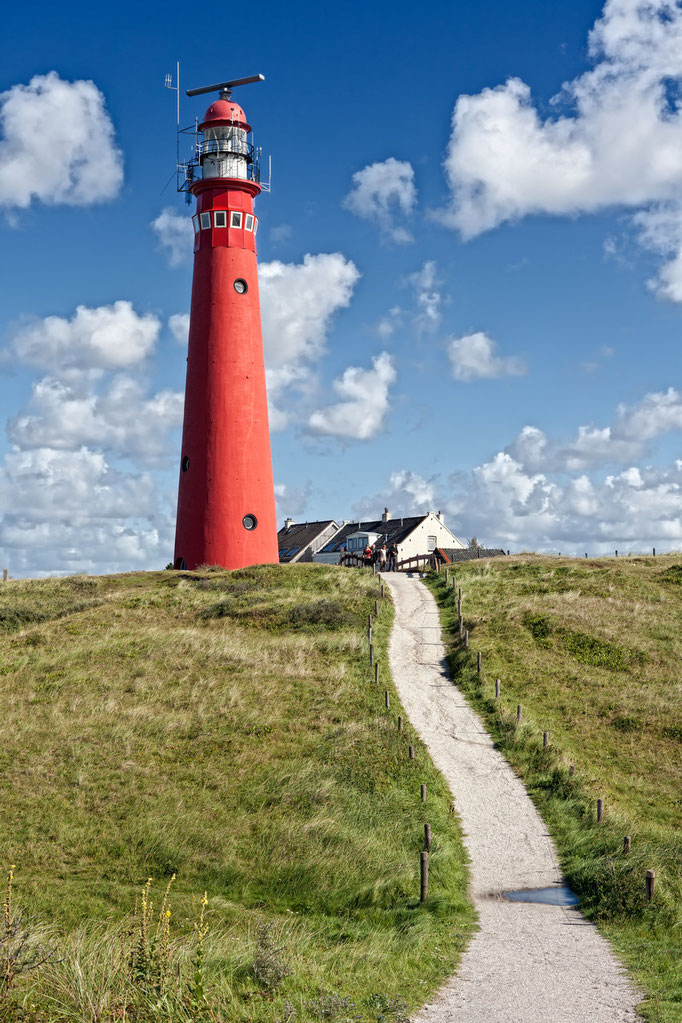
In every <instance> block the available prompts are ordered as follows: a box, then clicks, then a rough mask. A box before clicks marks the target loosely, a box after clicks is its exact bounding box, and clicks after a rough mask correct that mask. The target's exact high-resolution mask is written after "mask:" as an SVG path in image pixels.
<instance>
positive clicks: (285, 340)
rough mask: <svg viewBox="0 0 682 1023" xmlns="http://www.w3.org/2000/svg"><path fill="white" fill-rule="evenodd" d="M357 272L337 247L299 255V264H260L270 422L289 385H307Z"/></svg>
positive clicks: (278, 424) (282, 416)
mask: <svg viewBox="0 0 682 1023" xmlns="http://www.w3.org/2000/svg"><path fill="white" fill-rule="evenodd" d="M359 277H360V273H359V271H358V269H357V267H356V266H355V264H354V263H353V262H352V261H351V260H347V259H345V258H344V256H342V255H341V254H340V253H339V252H334V253H320V254H318V255H315V256H312V255H310V254H308V255H306V256H304V257H303V262H302V263H282V262H280V261H279V260H274V261H273V262H270V263H261V265H260V268H259V284H260V298H261V317H262V322H263V348H264V353H265V367H266V375H267V383H268V401H269V404H270V425H271V427H272V428H273V429H281V428H282V427H284V426H285V425H286V423H287V421H288V411H287V410H286V409H281V408H280V407H279V403H280V401H281V400H282V399H283V397H284V392H285V391H286V389H287V388H290V387H298V388H302V387H305V386H306V385H307V384H308V383H309V382H310V376H311V367H312V365H313V364H314V363H315V362H316V361H317V360H318V359H319V358H320V356H321V355H322V353H323V352H324V348H325V343H326V339H327V334H328V331H329V329H330V326H331V321H332V318H333V316H334V314H335V313H336V312H337V311H338V310H339V309H343V308H345V307H346V306H348V305H349V304H350V300H351V296H352V294H353V289H354V287H355V285H356V283H357V281H358V279H359Z"/></svg>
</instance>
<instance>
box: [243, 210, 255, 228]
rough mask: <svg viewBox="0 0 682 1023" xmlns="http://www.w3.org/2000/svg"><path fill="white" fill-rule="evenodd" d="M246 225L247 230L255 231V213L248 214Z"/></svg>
mask: <svg viewBox="0 0 682 1023" xmlns="http://www.w3.org/2000/svg"><path fill="white" fill-rule="evenodd" d="M244 227H245V228H246V230H247V231H253V213H247V214H246V221H245V223H244Z"/></svg>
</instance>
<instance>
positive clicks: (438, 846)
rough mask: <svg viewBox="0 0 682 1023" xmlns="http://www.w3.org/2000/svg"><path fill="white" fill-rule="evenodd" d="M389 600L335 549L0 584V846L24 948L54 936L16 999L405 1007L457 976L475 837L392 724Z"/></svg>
mask: <svg viewBox="0 0 682 1023" xmlns="http://www.w3.org/2000/svg"><path fill="white" fill-rule="evenodd" d="M378 598H379V584H378V582H377V580H376V579H374V578H373V577H372V576H371V575H370V574H366V573H364V572H362V571H358V570H352V569H337V568H335V567H327V566H261V567H258V568H253V569H245V570H243V571H240V572H232V573H226V572H222V571H219V570H218V571H215V570H205V571H201V570H200V571H198V572H195V573H187V572H183V573H181V572H160V573H139V574H129V575H122V576H110V577H98V578H85V577H75V578H71V579H60V580H55V579H50V580H32V581H26V582H20V581H17V582H9V583H6V584H4V585H3V586H2V588H0V736H1V742H0V819H2V822H3V827H2V829H1V831H0V864H2V863H4V864H6V865H7V869H9V867H10V866H11V865H12V864H15V865H16V867H15V870H14V882H13V885H14V890H13V901H14V905H15V906H22V907H23V908H24V909H25V911H26V914H27V921H28V925H27V933H28V934H29V945H31V944H33V946H36V945H37V944H40V945H42V946H43V947H45V948H47V949H48V950H51V951H53V952H54V955H53V957H52V961H50V962H47V963H46V964H44V965H43V966H42V967H41V968H40V969H39V970H36V971H33V972H29V973H24V974H21V975H20V976H18V977H17V979H16V982H15V984H14V985H13V987H12V990H11V991H10V992H7V991H5V994H4V997H3V995H2V981H1V980H0V1017H1V1014H2V1012H3V1011H4V1013H5V1018H7V1019H11V1020H35V1021H36V1023H52V1021H57V1020H60V1021H67V1020H68V1021H73V1023H95V1021H97V1023H107V1021H113V1020H129V1021H147V1020H168V1021H176V1020H177V1021H189V1020H195V1021H198V1020H204V1019H205V1020H224V1021H230V1023H255V1021H264V1023H267V1021H271V1023H275V1021H285V1023H291V1021H293V1020H295V1019H296V1020H301V1021H308V1020H311V1021H312V1020H318V1019H319V1020H322V1019H330V1020H333V1019H338V1020H341V1019H343V1020H345V1019H353V1020H355V1019H358V1020H367V1021H376V1020H379V1019H383V1020H386V1021H390V1020H396V1021H397V1020H399V1019H400V1018H401V1014H403V1015H404V1013H405V1012H407V1011H408V1010H410V1009H412V1008H414V1007H416V1006H417V1005H419V1004H421V1003H422V1002H423V1001H424V1000H425V999H426V998H427V996H428V995H429V994H430V993H431V992H432V991H433V990H434V988H435V987H436V986H437V985H438V984H439V983H440V982H441V981H442V980H443V979H444V977H445V976H447V975H448V974H450V973H452V971H453V970H454V968H455V964H456V962H457V960H458V958H459V955H460V952H461V950H462V948H463V947H464V944H465V942H466V939H467V936H468V935H469V934H470V932H471V929H472V926H473V912H472V910H471V908H470V906H469V904H468V902H467V897H466V877H467V872H466V865H465V854H464V852H463V848H462V844H461V839H460V834H459V831H458V826H457V822H456V818H454V817H453V816H452V815H451V814H450V813H449V803H450V798H449V793H448V791H447V789H446V786H445V784H444V782H443V780H442V779H441V777H440V775H439V774H438V773H437V771H436V770H435V768H434V767H433V765H432V763H431V761H430V759H429V758H428V755H427V754H426V752H425V750H424V748H423V746H422V744H421V743H420V742H419V740H418V739H417V738H416V736H415V735H414V734H413V733H412V732H411V730H410V729H409V726H408V727H407V730H406V731H405V732H404V733H403V734H402V735H398V732H397V728H396V717H397V714H398V713H399V712H400V706H399V701H398V698H397V694H396V693H395V690H394V689H393V686H392V684H391V683H390V681H389V680H388V675H387V670H386V667H385V665H386V644H387V638H388V632H389V629H390V625H391V622H392V605H391V603H390V600H389V599H386V600H381V599H379V615H378V617H377V618H375V620H374V623H373V639H374V646H375V651H376V654H377V657H378V658H379V660H380V671H381V684H380V686H379V687H376V686H375V685H374V684H373V683H374V671H373V669H372V668H371V666H370V664H369V658H368V648H367V620H368V614H369V613H371V614H372V615H373V617H374V611H375V600H376V599H378ZM385 688H387V689H389V690H390V693H391V710H390V712H387V711H386V710H385V708H384V689H385ZM408 743H411V744H412V745H414V746H415V749H416V761H414V762H410V761H409V759H408V757H407V746H408ZM421 782H426V783H427V784H428V791H429V803H428V807H424V805H423V804H422V803H421V802H420V800H419V786H420V783H421ZM427 820H428V821H429V822H430V823H431V825H432V828H433V832H434V835H435V836H437V838H436V841H435V844H434V847H433V850H432V854H431V878H430V881H431V897H430V899H429V902H428V903H427V904H426V905H423V906H421V905H420V904H419V900H418V895H419V877H418V871H419V852H420V849H421V848H422V843H423V826H424V822H425V821H427ZM174 875H176V877H175V880H174V881H173V883H172V886H171V892H170V896H169V902H168V911H169V912H170V913H171V916H170V918H169V919H170V931H169V932H168V933H165V932H163V933H162V934H161V937H160V938H159V941H158V943H157V945H156V946H155V945H154V939H153V935H151V933H150V934H147V935H146V936H145V937H144V942H145V944H144V955H143V954H142V952H140V940H141V939H140V922H141V919H142V917H143V916H144V914H143V913H142V904H141V901H140V893H141V891H142V889H143V886H144V885H145V883H146V881H147V879H148V878H153V882H152V884H151V888H150V893H149V896H148V899H149V901H153V903H154V905H153V907H152V909H151V910H149V931H150V932H151V931H153V930H154V929H155V928H158V922H157V918H158V911H159V908H160V905H161V900H162V897H163V892H164V890H165V888H166V886H167V884H168V883H169V882H170V881H171V879H172V878H173V876H174ZM204 892H206V893H207V899H208V902H207V905H206V906H205V919H204V924H203V925H201V924H200V923H199V917H200V913H201V909H202V907H201V905H200V900H201V897H202V895H203V893H204ZM136 901H137V911H136V916H135V920H134V921H133V920H132V914H133V907H134V906H135V904H136ZM145 956H146V957H147V958H145ZM154 957H156V959H155V958H154ZM164 957H165V959H164ZM158 959H163V961H164V963H165V966H163V969H164V970H165V971H166V979H165V980H164V981H163V983H160V982H158V983H157V982H154V983H152V982H151V981H150V980H149V977H150V975H151V974H150V972H149V971H152V972H153V970H154V969H156V968H157V966H158V963H157V960H158ZM0 962H2V954H1V953H0ZM155 963H156V965H155ZM197 963H198V964H199V965H198V966H197ZM136 971H137V973H136ZM145 971H146V972H145ZM143 974H144V977H143ZM197 977H198V978H199V980H197ZM136 978H137V979H136ZM145 978H146V979H145ZM157 981H158V978H157ZM197 992H198V993H197ZM403 1003H404V1004H403Z"/></svg>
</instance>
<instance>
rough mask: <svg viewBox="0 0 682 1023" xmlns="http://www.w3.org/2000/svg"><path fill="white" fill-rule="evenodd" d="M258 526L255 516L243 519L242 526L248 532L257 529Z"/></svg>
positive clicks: (247, 516) (246, 516)
mask: <svg viewBox="0 0 682 1023" xmlns="http://www.w3.org/2000/svg"><path fill="white" fill-rule="evenodd" d="M257 525H258V519H257V518H256V516H255V515H245V516H244V518H243V519H242V526H243V527H244V529H248V530H251V529H255V528H256V526H257Z"/></svg>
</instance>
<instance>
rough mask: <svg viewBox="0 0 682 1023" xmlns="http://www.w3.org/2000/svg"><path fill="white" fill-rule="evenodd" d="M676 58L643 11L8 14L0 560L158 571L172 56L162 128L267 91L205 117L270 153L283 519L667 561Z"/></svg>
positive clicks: (32, 565) (268, 206)
mask: <svg viewBox="0 0 682 1023" xmlns="http://www.w3.org/2000/svg"><path fill="white" fill-rule="evenodd" d="M595 26H596V28H595ZM680 43H682V11H681V10H680V7H679V5H678V3H676V2H673V0H656V2H654V3H653V4H651V3H647V4H644V3H639V2H638V0H609V2H608V3H607V5H606V6H605V7H604V6H603V5H602V4H599V3H587V2H573V3H571V4H546V3H541V2H539V0H538V2H536V0H532V2H526V3H525V4H523V5H519V4H515V3H510V2H506V3H503V2H482V3H480V4H478V5H475V7H474V5H470V4H459V3H457V4H452V3H440V4H439V3H437V4H434V5H429V6H428V7H426V8H424V9H417V8H415V7H414V6H413V5H408V4H406V3H401V2H398V3H391V4H388V3H384V2H381V0H380V2H377V3H375V4H373V5H366V4H359V3H353V2H351V3H348V4H346V5H344V7H343V8H342V9H335V10H334V11H331V10H330V8H329V6H328V5H317V4H312V3H307V2H305V3H298V4H295V5H275V4H267V3H266V4H263V5H259V6H258V7H253V8H252V9H251V10H248V9H247V10H245V11H244V10H241V9H240V10H237V9H236V8H233V9H227V8H225V9H214V10H211V11H210V12H207V13H206V14H205V15H204V16H203V18H201V17H200V16H199V15H192V12H191V11H190V10H189V9H188V8H187V7H186V6H183V7H180V6H179V5H177V6H167V5H164V6H161V5H156V4H147V5H145V7H144V9H143V12H142V14H141V10H140V7H139V5H135V6H133V5H131V4H126V3H123V4H118V5H116V6H115V7H113V8H112V7H109V8H102V7H93V6H92V5H87V6H86V5H85V4H71V5H69V7H68V9H66V10H65V9H64V8H62V9H61V10H60V9H56V8H55V7H54V6H53V5H49V6H48V5H46V4H42V3H38V4H37V5H34V6H32V7H31V8H30V9H29V8H25V9H23V10H22V9H20V8H19V7H18V6H17V5H14V6H13V7H11V8H10V9H9V10H8V12H6V14H5V18H4V31H3V37H2V41H0V51H1V54H2V60H1V61H0V68H1V69H2V71H1V76H2V80H1V81H0V92H1V95H0V238H1V241H2V247H3V251H4V254H5V255H4V259H3V273H2V287H1V289H0V329H1V331H2V336H1V339H0V340H1V342H2V348H3V355H2V359H1V362H0V389H1V394H2V399H3V406H2V409H3V418H4V421H5V422H6V423H7V427H6V430H5V432H4V434H3V436H2V439H1V440H0V458H1V459H2V475H1V476H0V557H2V559H3V564H7V565H8V567H9V568H10V571H11V572H12V573H13V574H15V575H32V574H43V573H49V572H68V571H116V570H124V569H128V568H152V567H162V566H163V565H164V564H165V563H166V562H167V561H168V560H169V559H170V557H171V554H172V540H173V527H174V501H175V488H176V484H177V464H178V458H179V429H180V416H181V394H182V391H183V388H184V367H185V349H184V346H183V332H184V329H185V326H184V325H183V319H182V318H183V316H185V315H186V313H187V311H188V308H189V297H190V288H191V271H192V265H191V251H190V249H191V245H190V244H188V243H187V238H188V233H187V219H186V218H187V214H188V208H187V207H186V206H185V205H184V203H183V201H182V197H180V196H177V195H176V193H175V188H174V180H170V179H172V178H173V170H174V161H175V125H174V121H175V105H174V94H173V93H171V92H169V91H167V90H165V89H164V88H163V81H164V76H165V74H166V73H167V72H174V71H175V62H176V60H180V62H181V86H182V90H183V97H182V103H181V111H182V113H181V118H182V121H183V123H184V124H190V123H191V122H192V121H193V119H194V117H195V116H201V114H202V113H203V110H204V107H205V106H206V105H207V104H206V100H205V98H204V97H199V98H198V99H194V100H190V99H187V98H186V97H185V96H184V89H185V88H188V87H196V86H200V85H204V84H206V83H210V82H213V81H219V80H221V79H223V78H226V77H233V76H235V77H236V76H242V75H248V74H253V73H256V72H261V73H263V74H265V76H266V81H265V82H264V83H262V84H259V85H253V86H248V87H245V88H243V89H240V90H238V91H237V92H235V98H236V99H238V100H239V102H241V103H242V104H243V106H244V107H245V109H246V112H247V115H248V117H249V120H250V122H251V123H252V124H253V125H254V129H255V141H256V142H257V144H259V145H262V146H263V149H264V152H265V154H266V155H267V154H270V155H271V156H272V162H273V183H272V192H271V194H269V195H263V196H262V197H261V198H260V199H259V200H258V210H257V212H258V214H259V217H260V228H259V235H258V245H259V261H260V265H261V294H262V303H263V318H264V333H265V337H264V341H265V352H266V364H267V366H268V380H269V387H270V400H271V416H272V426H273V433H272V442H273V459H274V465H275V481H276V484H277V493H278V507H279V513H280V518H283V517H284V516H285V515H291V516H292V517H294V518H296V519H298V520H304V519H315V518H326V517H336V518H337V519H341V518H350V517H357V516H358V515H359V516H362V517H365V518H369V517H376V516H378V515H379V514H380V513H381V511H382V510H383V507H384V505H388V506H389V507H390V509H391V510H392V512H393V513H394V514H401V513H403V514H409V513H417V512H420V511H427V510H429V509H432V510H438V509H442V510H444V511H445V513H446V520H447V522H448V524H450V525H451V527H452V528H453V530H454V531H455V532H456V533H457V535H459V536H461V537H462V538H463V539H467V538H468V537H469V536H471V535H474V534H475V535H477V536H478V538H479V540H482V541H484V542H486V543H489V544H494V545H502V546H504V547H505V548H511V549H514V550H521V549H537V550H550V551H562V552H564V553H582V552H583V551H585V550H588V551H590V552H592V553H598V552H608V551H612V550H613V549H615V548H618V549H619V550H621V551H627V550H637V549H645V548H647V547H650V546H652V545H654V546H656V547H657V548H658V549H661V550H668V549H679V548H680V546H682V451H681V450H680V431H681V430H682V394H681V393H680V391H682V387H681V386H680V380H679V365H680V360H679V355H678V351H679V343H680V342H679V335H680V317H681V315H682V308H681V306H680V303H681V302H682V114H680V111H679V109H678V105H677V104H678V87H679V83H680V81H681V80H682V57H680V54H681V53H682V46H681V45H680ZM209 99H210V97H209ZM453 114H454V120H453ZM169 180H170V183H168V182H169ZM79 308H80V309H81V312H78V310H79Z"/></svg>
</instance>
